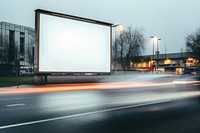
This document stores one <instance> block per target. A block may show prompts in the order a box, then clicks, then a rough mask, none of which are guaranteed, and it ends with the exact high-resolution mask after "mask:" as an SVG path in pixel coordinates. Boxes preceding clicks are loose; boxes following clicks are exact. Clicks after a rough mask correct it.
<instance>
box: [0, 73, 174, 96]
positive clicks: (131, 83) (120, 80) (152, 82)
mask: <svg viewBox="0 0 200 133" xmlns="http://www.w3.org/2000/svg"><path fill="white" fill-rule="evenodd" d="M86 77H87V78H86ZM171 77H174V75H166V74H134V75H108V76H75V77H71V76H63V77H57V76H52V77H49V80H53V81H54V82H55V83H56V82H57V81H56V80H59V81H60V80H62V81H68V82H67V84H46V85H20V86H18V88H17V86H12V87H4V88H1V89H0V94H19V93H46V92H61V91H80V90H105V89H119V88H140V87H150V86H160V85H168V84H171V83H172V82H171V80H172V78H171ZM163 78H164V79H163ZM55 79H56V80H55ZM158 79H159V80H158ZM95 80H98V82H91V81H95ZM69 81H71V82H72V81H73V83H69ZM77 81H79V82H77ZM80 81H81V83H80ZM84 81H85V83H84ZM88 81H90V82H88Z"/></svg>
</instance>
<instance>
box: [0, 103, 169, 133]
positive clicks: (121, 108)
mask: <svg viewBox="0 0 200 133" xmlns="http://www.w3.org/2000/svg"><path fill="white" fill-rule="evenodd" d="M170 101H171V100H162V101H156V102H149V103H142V104H137V105H130V106H124V107H118V108H111V109H104V110H99V111H92V112H87V113H80V114H74V115H67V116H61V117H55V118H49V119H43V120H37V121H30V122H24V123H18V124H11V125H5V126H1V127H0V130H1V129H7V128H13V127H19V126H26V125H32V124H38V123H44V122H50V121H56V120H62V119H68V118H74V117H80V116H85V115H93V114H98V113H105V112H111V111H117V110H123V109H129V108H135V107H141V106H147V105H153V104H159V103H165V102H170Z"/></svg>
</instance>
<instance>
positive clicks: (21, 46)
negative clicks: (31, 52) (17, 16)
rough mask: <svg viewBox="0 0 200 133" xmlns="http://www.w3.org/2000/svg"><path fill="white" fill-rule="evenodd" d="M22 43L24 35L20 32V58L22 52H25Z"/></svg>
mask: <svg viewBox="0 0 200 133" xmlns="http://www.w3.org/2000/svg"><path fill="white" fill-rule="evenodd" d="M24 43H25V40H24V33H22V32H20V55H22V56H23V55H24V51H25V48H24Z"/></svg>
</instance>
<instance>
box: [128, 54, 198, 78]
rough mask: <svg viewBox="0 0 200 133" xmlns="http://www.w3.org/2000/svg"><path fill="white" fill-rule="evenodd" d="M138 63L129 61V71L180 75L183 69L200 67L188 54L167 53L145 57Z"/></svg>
mask: <svg viewBox="0 0 200 133" xmlns="http://www.w3.org/2000/svg"><path fill="white" fill-rule="evenodd" d="M141 59H142V60H141V61H140V62H134V61H131V63H130V69H131V70H142V71H152V70H153V69H156V71H159V72H167V71H170V72H175V73H177V74H178V73H181V72H182V71H183V69H184V68H185V67H191V66H200V63H199V60H197V59H196V58H195V57H192V56H190V53H187V52H180V53H168V54H159V55H145V56H142V57H141Z"/></svg>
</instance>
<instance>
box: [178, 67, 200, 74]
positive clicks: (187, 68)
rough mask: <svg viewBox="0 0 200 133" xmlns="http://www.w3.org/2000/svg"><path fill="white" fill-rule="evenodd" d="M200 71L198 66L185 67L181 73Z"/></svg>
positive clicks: (196, 72)
mask: <svg viewBox="0 0 200 133" xmlns="http://www.w3.org/2000/svg"><path fill="white" fill-rule="evenodd" d="M199 73H200V67H186V68H185V69H184V70H183V72H182V73H181V75H186V74H187V75H198V74H199Z"/></svg>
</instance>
